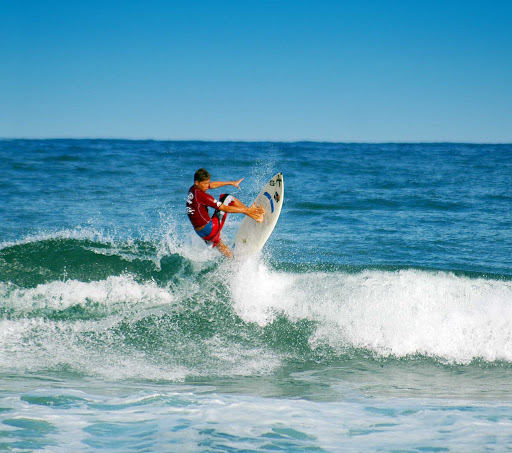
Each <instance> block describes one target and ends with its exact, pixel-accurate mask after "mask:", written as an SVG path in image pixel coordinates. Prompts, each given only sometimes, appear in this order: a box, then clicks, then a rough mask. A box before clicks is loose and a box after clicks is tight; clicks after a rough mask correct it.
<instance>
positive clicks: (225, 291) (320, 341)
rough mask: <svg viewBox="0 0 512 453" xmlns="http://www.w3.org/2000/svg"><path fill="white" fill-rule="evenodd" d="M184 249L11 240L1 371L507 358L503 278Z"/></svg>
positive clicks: (3, 253)
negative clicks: (237, 258) (282, 263)
mask: <svg viewBox="0 0 512 453" xmlns="http://www.w3.org/2000/svg"><path fill="white" fill-rule="evenodd" d="M182 255H183V254H180V253H177V252H174V253H173V252H171V251H170V250H169V248H168V247H166V246H165V247H164V245H163V244H157V245H155V244H152V243H147V242H142V241H139V242H131V243H123V242H115V241H111V242H106V241H98V240H94V239H91V238H87V239H77V238H70V237H66V236H64V237H62V236H61V237H59V236H56V237H53V238H40V239H34V240H30V241H25V242H20V243H18V244H11V245H8V246H5V247H4V248H2V249H1V250H0V263H1V265H0V277H1V278H0V282H1V283H0V317H1V319H0V325H1V328H0V347H1V350H0V367H1V368H2V369H3V370H4V371H7V372H11V373H27V372H43V371H44V372H55V373H61V372H65V373H71V374H77V375H91V376H101V377H104V378H108V379H126V378H133V379H139V378H143V379H152V380H176V381H183V380H186V379H190V378H207V377H208V378H212V377H236V376H252V375H254V376H261V375H268V374H272V373H274V372H276V370H279V369H280V368H282V367H290V366H292V367H297V369H301V368H302V367H303V366H304V364H306V363H309V362H314V363H316V364H319V363H324V364H329V363H332V361H333V360H334V361H340V360H349V359H352V358H354V357H359V358H361V357H362V358H365V359H366V360H370V361H386V360H410V361H418V360H434V361H437V362H439V363H442V364H451V365H459V364H471V363H475V362H484V363H489V364H493V363H499V364H500V365H501V366H503V365H506V364H510V365H512V336H511V335H510V332H511V331H512V304H511V303H510V301H511V300H512V282H511V281H510V280H508V279H507V278H504V277H502V278H498V277H496V276H495V277H493V278H482V277H478V278H477V277H475V276H472V275H465V274H459V275H456V274H455V273H450V272H441V271H427V270H417V269H402V270H393V271H391V270H378V269H359V270H357V271H354V270H348V269H343V268H330V269H329V270H322V271H319V270H316V269H308V268H307V267H304V266H298V265H295V266H292V265H289V266H288V267H287V269H279V268H276V267H272V266H271V265H269V264H265V262H264V261H263V260H262V259H261V257H255V258H253V259H252V260H248V261H244V262H234V263H233V262H221V261H213V262H211V261H205V262H201V261H192V260H190V259H188V258H186V257H184V256H182ZM507 366H508V365H507Z"/></svg>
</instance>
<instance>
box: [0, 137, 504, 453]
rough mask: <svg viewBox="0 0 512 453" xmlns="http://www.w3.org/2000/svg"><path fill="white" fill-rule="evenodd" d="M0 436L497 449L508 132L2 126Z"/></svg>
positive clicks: (15, 442) (6, 446)
mask: <svg viewBox="0 0 512 453" xmlns="http://www.w3.org/2000/svg"><path fill="white" fill-rule="evenodd" d="M200 167H205V168H207V169H208V170H209V171H210V173H211V174H212V179H213V180H220V181H226V180H227V181H230V180H236V179H239V178H244V181H243V182H242V184H241V190H238V189H236V188H234V187H228V188H227V190H224V191H227V192H230V193H232V194H233V195H235V196H237V197H238V198H240V199H241V200H242V201H243V202H245V203H246V204H250V203H251V202H252V201H253V199H254V198H255V197H256V195H257V194H258V192H259V189H260V188H261V187H262V186H263V184H264V183H266V182H267V180H268V179H269V178H270V177H272V176H273V175H274V174H275V173H277V172H279V171H282V172H283V175H284V181H285V196H284V205H283V210H282V214H281V218H280V220H279V222H278V224H277V226H276V229H275V230H274V233H273V235H272V236H271V238H270V239H269V241H268V242H267V244H266V246H265V247H264V249H263V251H262V253H261V254H260V255H258V256H255V257H252V258H250V259H236V260H233V261H230V260H227V259H225V258H223V257H222V256H221V255H220V253H218V252H217V251H216V250H211V249H209V248H207V247H206V246H205V245H204V243H203V242H202V241H201V240H200V239H199V237H198V236H197V235H196V234H195V233H194V232H193V231H192V228H191V226H190V224H189V221H188V219H187V216H186V211H185V200H186V196H187V192H188V188H189V187H190V186H191V185H192V183H193V175H194V172H195V171H196V170H197V169H198V168H200ZM222 191H223V189H217V190H215V191H211V193H212V194H213V195H214V196H215V195H219V194H220V193H221V192H222ZM241 220H242V215H235V214H233V215H229V217H228V221H227V224H226V227H225V228H224V230H223V238H224V241H225V242H226V243H227V244H228V245H229V244H232V241H233V238H234V236H235V234H236V231H237V228H238V226H239V225H240V222H241ZM0 451H2V452H4V451H5V452H32V451H37V452H63V453H64V452H66V453H67V452H188V451H190V452H248V451H290V452H339V451H343V452H344V451H400V452H430V451H436V452H437V451H455V452H470V451H471V452H473V451H512V145H472V144H410V145H408V144H371V145H364V144H332V143H309V142H304V143H236V142H226V143H219V142H164V141H124V140H2V141H0Z"/></svg>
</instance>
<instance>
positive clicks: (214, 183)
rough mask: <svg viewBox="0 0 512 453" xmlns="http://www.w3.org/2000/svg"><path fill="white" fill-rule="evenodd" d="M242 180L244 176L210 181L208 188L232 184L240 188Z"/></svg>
mask: <svg viewBox="0 0 512 453" xmlns="http://www.w3.org/2000/svg"><path fill="white" fill-rule="evenodd" d="M243 180H244V178H242V179H239V180H238V181H213V182H210V189H218V188H219V187H224V186H233V187H236V188H238V189H240V183H241V182H242V181H243Z"/></svg>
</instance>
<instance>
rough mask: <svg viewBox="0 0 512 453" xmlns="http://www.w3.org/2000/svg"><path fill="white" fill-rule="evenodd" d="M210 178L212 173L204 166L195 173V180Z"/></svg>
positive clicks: (201, 180) (200, 180)
mask: <svg viewBox="0 0 512 453" xmlns="http://www.w3.org/2000/svg"><path fill="white" fill-rule="evenodd" d="M208 179H210V173H208V170H205V169H204V168H200V169H199V170H197V171H196V173H195V175H194V181H197V182H203V181H208Z"/></svg>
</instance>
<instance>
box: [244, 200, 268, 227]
mask: <svg viewBox="0 0 512 453" xmlns="http://www.w3.org/2000/svg"><path fill="white" fill-rule="evenodd" d="M247 215H248V216H249V217H250V218H251V219H254V220H256V222H258V223H261V222H263V217H264V216H265V210H264V209H263V207H262V206H260V205H256V203H254V204H253V205H252V206H251V207H250V208H249V209H248V210H247Z"/></svg>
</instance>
